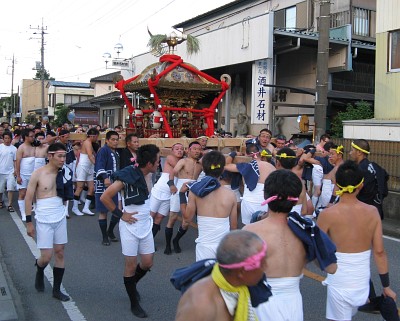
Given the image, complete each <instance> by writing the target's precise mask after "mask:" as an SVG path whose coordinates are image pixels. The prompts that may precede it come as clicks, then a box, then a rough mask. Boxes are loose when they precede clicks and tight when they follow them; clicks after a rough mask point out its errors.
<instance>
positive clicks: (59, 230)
mask: <svg viewBox="0 0 400 321" xmlns="http://www.w3.org/2000/svg"><path fill="white" fill-rule="evenodd" d="M67 242H68V235H67V219H66V218H65V216H64V218H63V219H62V220H61V221H60V222H57V223H40V222H38V221H36V243H37V248H38V249H52V248H53V247H54V244H66V243H67Z"/></svg>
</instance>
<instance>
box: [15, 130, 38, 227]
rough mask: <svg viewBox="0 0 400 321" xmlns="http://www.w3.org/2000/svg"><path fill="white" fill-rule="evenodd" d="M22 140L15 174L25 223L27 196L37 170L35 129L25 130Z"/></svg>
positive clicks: (19, 202) (19, 203)
mask: <svg viewBox="0 0 400 321" xmlns="http://www.w3.org/2000/svg"><path fill="white" fill-rule="evenodd" d="M22 140H23V141H24V142H23V144H22V145H20V146H19V147H18V150H17V160H16V163H15V172H16V175H17V189H18V207H19V210H20V212H21V219H22V221H23V222H25V221H26V215H25V194H26V189H27V187H28V183H29V180H30V178H31V175H32V173H33V171H34V168H35V147H34V146H33V145H32V144H33V141H34V140H35V133H34V131H33V129H28V128H26V129H24V130H23V131H22Z"/></svg>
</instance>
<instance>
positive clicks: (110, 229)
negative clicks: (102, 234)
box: [107, 215, 120, 242]
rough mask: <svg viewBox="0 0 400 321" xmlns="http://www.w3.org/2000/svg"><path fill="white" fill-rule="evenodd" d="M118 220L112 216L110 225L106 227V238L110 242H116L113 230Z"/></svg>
mask: <svg viewBox="0 0 400 321" xmlns="http://www.w3.org/2000/svg"><path fill="white" fill-rule="evenodd" d="M119 220H120V219H119V218H118V217H116V216H114V215H112V216H111V219H110V225H109V226H108V230H107V236H108V238H109V239H110V241H111V242H118V239H117V237H116V236H115V235H114V228H115V226H116V225H117V224H118V222H119Z"/></svg>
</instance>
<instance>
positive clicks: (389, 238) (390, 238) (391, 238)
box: [383, 235, 400, 242]
mask: <svg viewBox="0 0 400 321" xmlns="http://www.w3.org/2000/svg"><path fill="white" fill-rule="evenodd" d="M383 238H384V239H387V240H391V241H395V242H400V240H399V239H396V238H395V237H391V236H386V235H384V236H383Z"/></svg>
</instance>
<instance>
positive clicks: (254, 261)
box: [219, 241, 267, 271]
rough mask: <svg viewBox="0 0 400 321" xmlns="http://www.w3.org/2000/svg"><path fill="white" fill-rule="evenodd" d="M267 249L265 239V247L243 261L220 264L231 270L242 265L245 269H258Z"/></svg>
mask: <svg viewBox="0 0 400 321" xmlns="http://www.w3.org/2000/svg"><path fill="white" fill-rule="evenodd" d="M266 251H267V243H265V242H264V241H263V247H262V249H261V251H260V252H258V253H256V254H254V255H252V256H249V257H248V258H247V259H245V260H244V261H243V262H239V263H232V264H219V266H220V267H222V268H224V269H229V270H232V269H239V268H241V267H242V268H244V269H245V271H252V270H255V269H258V268H259V267H260V266H261V261H262V260H263V259H264V257H265V254H266Z"/></svg>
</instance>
